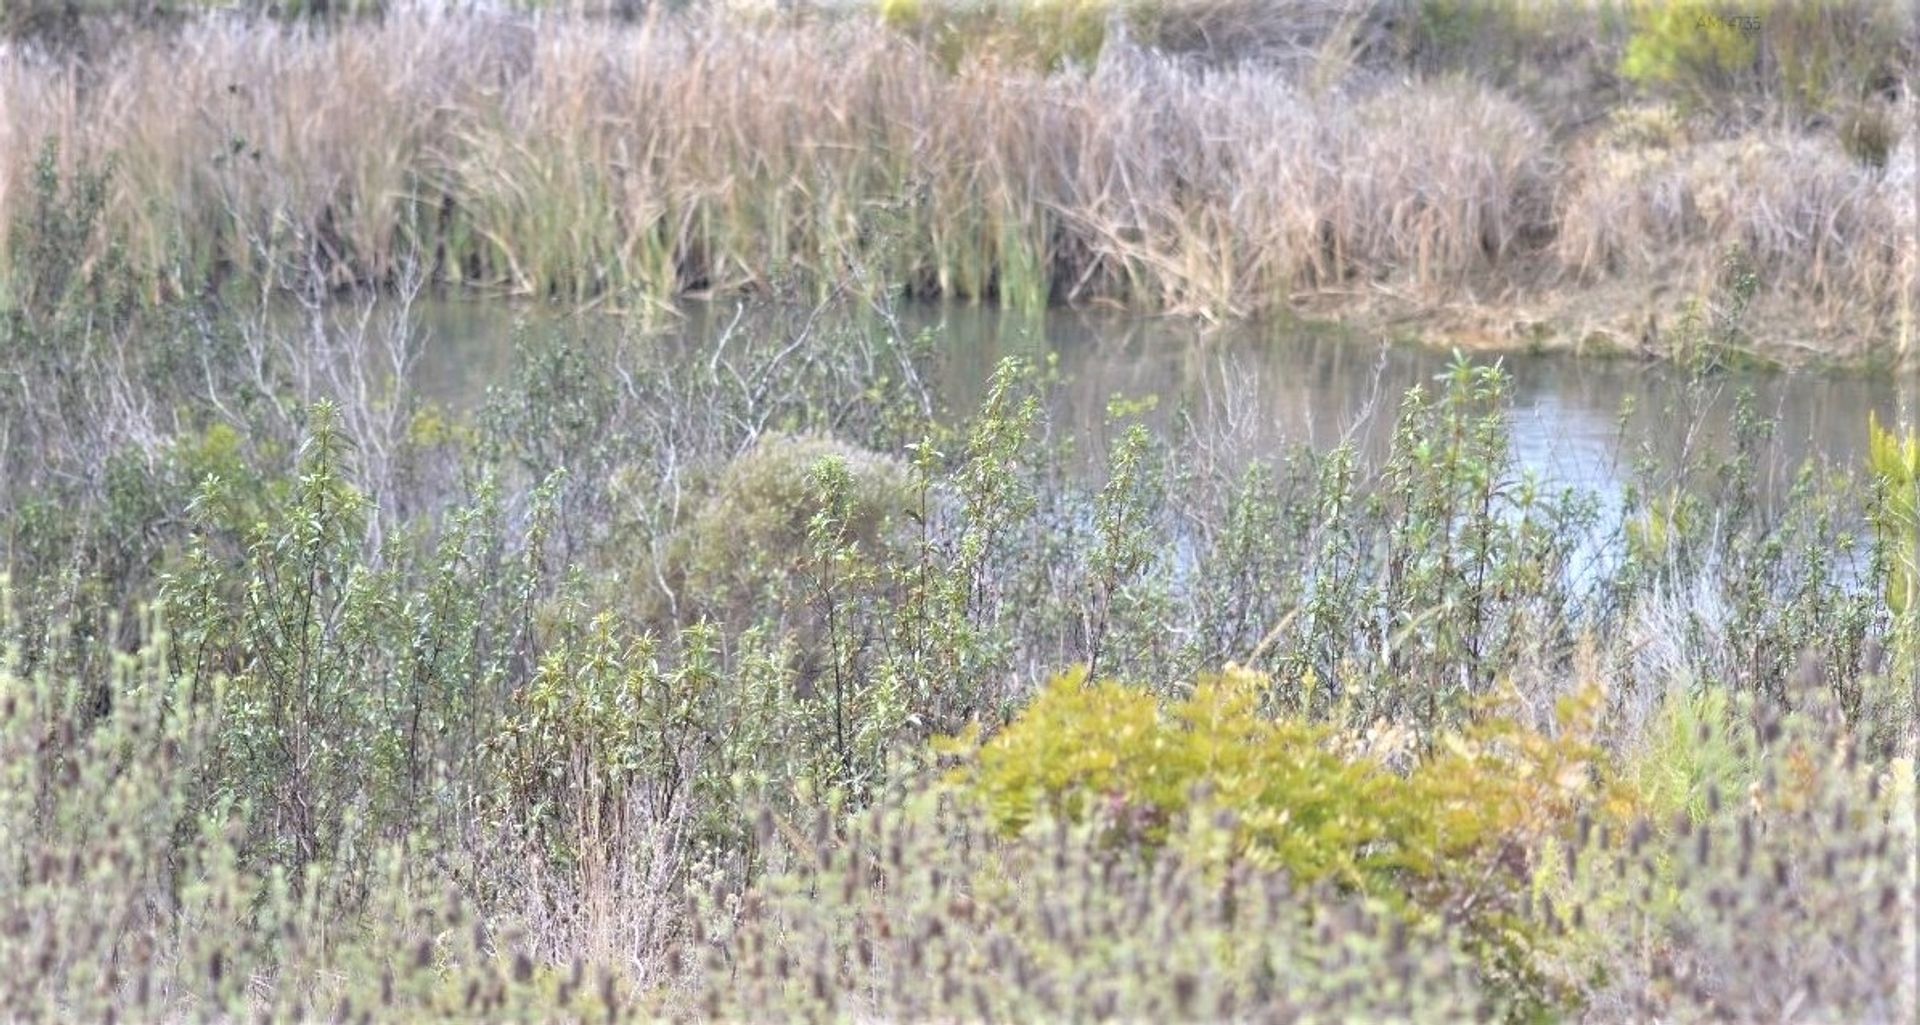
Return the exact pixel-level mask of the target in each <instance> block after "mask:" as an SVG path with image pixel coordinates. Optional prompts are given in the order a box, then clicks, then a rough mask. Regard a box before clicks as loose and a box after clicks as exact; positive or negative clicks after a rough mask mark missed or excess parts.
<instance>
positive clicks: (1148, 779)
mask: <svg viewBox="0 0 1920 1025" xmlns="http://www.w3.org/2000/svg"><path fill="white" fill-rule="evenodd" d="M1268 690H1269V683H1268V681H1266V680H1265V679H1263V678H1261V677H1260V676H1258V675H1257V674H1252V673H1248V672H1245V671H1242V670H1230V671H1228V672H1227V673H1225V674H1222V675H1219V676H1213V677H1205V678H1202V679H1201V680H1200V681H1199V682H1197V683H1196V684H1195V686H1194V688H1193V690H1192V692H1191V694H1189V695H1188V696H1187V697H1185V698H1183V699H1179V700H1175V701H1170V702H1163V701H1161V700H1159V699H1156V698H1155V697H1154V696H1153V695H1152V694H1150V693H1149V692H1147V691H1145V690H1141V689H1139V688H1134V687H1128V686H1125V685H1122V684H1118V683H1114V682H1111V681H1102V682H1096V683H1088V682H1087V680H1086V679H1085V676H1084V673H1083V672H1079V671H1076V672H1071V673H1067V674H1064V675H1062V676H1059V677H1057V678H1055V679H1054V681H1053V682H1052V683H1050V684H1049V685H1048V687H1047V688H1046V689H1045V690H1044V691H1043V692H1042V693H1041V694H1040V695H1039V696H1038V697H1036V698H1035V699H1034V701H1033V703H1032V704H1031V705H1029V706H1028V707H1027V709H1026V710H1024V711H1023V712H1022V713H1021V714H1020V716H1019V717H1017V718H1016V719H1015V720H1014V721H1013V722H1012V723H1011V724H1009V725H1008V726H1007V727H1006V728H1005V729H1003V730H1001V731H1000V732H999V733H997V734H995V735H994V736H993V737H991V738H989V739H987V740H986V741H985V742H984V743H979V744H978V747H977V751H971V750H970V747H969V745H970V744H973V743H978V742H977V741H974V740H969V739H966V738H963V739H961V740H959V741H949V742H947V743H946V744H945V745H943V750H946V751H947V752H949V753H956V752H957V753H960V754H963V755H969V756H970V760H969V761H968V762H967V764H965V765H964V766H963V767H962V768H961V769H960V770H958V774H957V775H956V777H955V778H956V780H958V781H959V782H960V783H961V785H962V786H963V788H964V790H965V792H967V793H970V794H971V795H973V796H974V797H975V798H977V799H978V800H979V801H980V802H981V804H982V806H983V807H984V808H985V810H986V813H987V815H988V818H989V820H990V821H992V822H993V823H995V824H996V826H997V827H998V828H999V829H1000V830H1001V831H1002V832H1003V833H1007V834H1017V833H1018V832H1020V831H1021V830H1023V829H1025V828H1026V827H1028V826H1029V825H1030V824H1031V823H1032V822H1034V821H1036V820H1042V821H1044V820H1054V819H1065V820H1067V821H1075V822H1082V821H1085V822H1097V823H1099V824H1100V825H1101V827H1102V829H1103V830H1104V831H1105V832H1104V835H1105V837H1106V842H1108V843H1111V844H1117V845H1119V846H1121V847H1123V848H1132V849H1138V848H1146V849H1154V848H1159V847H1162V846H1166V845H1169V844H1172V845H1174V846H1178V845H1179V844H1180V843H1183V842H1186V841H1187V840H1189V839H1190V838H1191V835H1192V823H1193V822H1194V821H1195V820H1196V819H1197V820H1199V821H1203V822H1205V821H1211V820H1213V819H1214V817H1216V816H1224V817H1225V818H1224V821H1226V822H1228V823H1230V825H1229V826H1228V827H1227V832H1226V834H1225V836H1224V837H1223V838H1216V837H1214V836H1213V835H1212V834H1209V835H1208V836H1209V839H1208V843H1210V844H1214V845H1215V847H1214V848H1213V849H1212V853H1213V854H1214V855H1216V856H1218V855H1225V856H1227V858H1228V859H1229V861H1232V862H1237V861H1241V860H1244V861H1246V862H1247V863H1249V864H1252V865H1255V866H1258V867H1260V868H1261V869H1265V870H1279V871H1284V872H1285V873H1286V874H1287V875H1288V877H1289V878H1291V879H1294V880H1296V881H1297V882H1298V883H1300V884H1303V885H1314V884H1321V883H1326V884H1332V885H1334V886H1336V887H1337V888H1339V889H1341V890H1343V891H1347V892H1353V893H1358V894H1361V895H1364V896H1366V897H1368V898H1370V899H1373V900H1377V901H1380V902H1383V903H1384V904H1385V905H1386V906H1390V907H1399V908H1401V909H1402V910H1403V912H1406V913H1411V914H1414V915H1415V916H1416V917H1420V916H1423V915H1426V914H1432V915H1439V916H1442V917H1445V918H1447V919H1448V920H1450V921H1464V922H1465V923H1466V924H1467V932H1466V939H1465V941H1464V942H1465V943H1466V945H1467V948H1468V949H1470V950H1473V951H1475V952H1476V955H1477V956H1478V957H1480V958H1481V959H1482V969H1483V971H1485V972H1486V973H1487V977H1488V978H1489V979H1493V980H1497V981H1498V984H1499V985H1501V986H1502V987H1503V988H1504V989H1505V990H1506V991H1507V992H1508V993H1509V995H1510V996H1512V997H1514V998H1515V999H1516V1000H1519V1001H1520V1002H1521V1003H1524V1004H1528V1005H1534V1004H1538V1005H1540V1006H1545V1005H1547V1004H1550V1003H1552V1002H1554V1001H1555V1000H1558V999H1563V998H1564V996H1565V994H1564V992H1563V991H1562V986H1561V985H1560V984H1559V983H1553V982H1550V981H1549V980H1547V979H1546V978H1545V977H1544V976H1541V975H1539V974H1538V973H1537V972H1536V971H1535V969H1534V967H1533V965H1532V964H1531V961H1532V959H1533V958H1534V954H1533V952H1532V951H1533V948H1534V947H1535V946H1536V945H1537V944H1540V943H1543V942H1545V939H1544V936H1543V935H1542V934H1540V933H1538V932H1536V930H1535V928H1534V926H1533V924H1532V923H1530V922H1528V921H1527V920H1526V918H1525V916H1524V914H1523V913H1522V911H1521V909H1520V907H1519V905H1518V904H1516V903H1513V902H1512V900H1511V895H1512V893H1513V889H1512V888H1513V886H1514V876H1515V874H1516V873H1524V871H1525V867H1524V866H1525V864H1526V855H1525V853H1524V852H1528V851H1533V850H1537V849H1539V848H1540V847H1541V845H1542V844H1543V843H1544V842H1546V841H1547V840H1549V839H1550V838H1552V837H1555V836H1557V835H1560V834H1562V833H1563V832H1564V831H1566V830H1567V829H1568V828H1569V825H1570V823H1571V822H1572V821H1573V819H1574V817H1575V816H1576V815H1577V814H1579V813H1581V812H1583V811H1584V812H1586V813H1588V814H1598V815H1601V816H1605V817H1619V816H1622V815H1624V814H1626V813H1627V812H1628V811H1629V810H1630V809H1631V808H1632V806H1633V799H1632V797H1631V795H1630V794H1628V793H1627V792H1626V791H1624V790H1623V789H1621V788H1617V787H1614V786H1612V785H1611V784H1608V783H1607V782H1606V774H1605V773H1604V772H1603V771H1602V769H1603V766H1602V764H1601V761H1600V755H1599V751H1598V749H1597V748H1596V747H1595V746H1594V744H1593V741H1592V740H1591V735H1592V730H1593V728H1594V726H1595V724H1596V721H1597V720H1596V714H1597V712H1598V710H1599V705H1598V695H1597V694H1595V693H1591V692H1589V693H1587V694H1584V695H1581V696H1574V697H1569V698H1568V699H1566V700H1564V701H1563V702H1562V704H1561V708H1560V711H1559V716H1558V725H1557V729H1556V735H1552V736H1549V735H1545V734H1541V733H1538V732H1536V731H1533V730H1530V729H1527V728H1524V727H1522V726H1520V725H1519V724H1517V723H1515V722H1513V721H1511V720H1508V719H1505V718H1501V717H1498V716H1494V717H1489V718H1486V719H1484V720H1482V721H1480V722H1479V723H1477V724H1476V725H1474V726H1473V727H1471V728H1469V729H1468V730H1466V731H1465V732H1462V733H1460V734H1456V735H1449V736H1446V737H1444V738H1438V739H1437V741H1436V743H1435V746H1434V749H1433V750H1432V751H1430V752H1429V753H1428V754H1427V755H1426V756H1425V757H1423V758H1420V759H1419V760H1418V761H1417V762H1416V764H1415V765H1414V766H1413V768H1412V769H1411V771H1409V772H1406V773H1404V774H1403V773H1398V772H1395V771H1393V770H1392V769H1390V768H1389V767H1388V766H1387V765H1386V764H1384V763H1383V762H1381V761H1378V760H1376V759H1375V758H1374V757H1373V756H1371V755H1369V754H1367V753H1366V752H1365V751H1364V750H1362V751H1359V752H1354V751H1351V750H1343V748H1344V747H1349V746H1350V745H1346V744H1343V742H1342V740H1341V738H1340V737H1339V735H1338V734H1336V733H1335V732H1334V731H1332V730H1331V729H1330V728H1328V727H1324V726H1316V725H1311V724H1308V723H1305V722H1302V721H1299V720H1296V719H1288V718H1277V719H1276V718H1270V717H1267V716H1265V715H1262V714H1261V713H1260V711H1259V703H1260V697H1261V695H1262V694H1264V693H1266V692H1267V691H1268ZM1389 732H1391V731H1389ZM1379 739H1380V738H1379V735H1378V734H1376V736H1375V741H1376V742H1379ZM1220 839H1224V840H1225V847H1224V848H1220V847H1219V846H1218V843H1219V840H1220ZM1193 853H1195V854H1196V855H1204V854H1206V853H1208V852H1207V851H1200V852H1193Z"/></svg>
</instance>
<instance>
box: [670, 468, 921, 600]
mask: <svg viewBox="0 0 1920 1025" xmlns="http://www.w3.org/2000/svg"><path fill="white" fill-rule="evenodd" d="M828 463H831V464H832V465H833V466H835V467H837V468H838V470H837V471H836V478H837V479H840V480H842V481H843V484H844V487H843V488H842V489H841V490H840V492H839V493H838V494H837V495H836V496H835V499H834V500H835V502H837V503H838V504H839V506H840V508H839V509H838V510H837V511H835V515H836V517H837V522H836V524H835V534H836V540H837V541H838V542H840V543H844V544H847V545H852V546H854V547H856V548H857V549H858V550H859V551H860V552H861V554H862V555H863V556H864V557H865V558H867V559H869V560H872V561H874V562H876V563H878V562H884V561H886V559H887V558H889V557H890V556H894V555H897V554H898V553H899V551H900V550H901V547H900V546H901V545H902V543H903V542H902V536H901V531H902V528H903V527H904V526H905V513H906V512H907V511H908V510H909V509H911V508H913V507H914V504H913V503H914V499H913V494H914V492H913V488H912V475H911V472H910V470H909V468H908V467H907V466H906V464H904V463H902V462H900V461H899V460H896V459H893V458H890V457H887V456H884V455H881V454H879V453H877V452H871V451H867V450H865V449H862V448H860V447H858V446H855V445H851V444H848V443H846V442H843V441H839V440H836V439H834V438H830V437H825V436H822V435H810V434H778V433H776V434H768V435H765V436H763V437H761V438H760V439H759V440H757V441H755V442H754V443H753V446H752V447H751V448H749V449H747V450H746V451H744V452H742V453H741V454H740V455H738V456H737V457H735V458H734V459H732V460H731V461H730V462H728V463H727V464H726V466H725V467H724V468H723V469H721V470H720V471H719V474H718V477H717V479H716V480H715V482H714V485H713V490H712V493H711V494H710V495H708V497H707V498H706V500H705V501H704V502H703V503H702V504H701V505H700V506H699V507H698V508H697V509H695V510H694V511H693V513H692V515H691V517H690V518H689V520H688V522H687V525H686V526H685V528H683V529H682V530H681V531H680V532H679V535H678V536H677V538H676V539H675V540H674V542H673V555H672V557H671V565H672V571H671V573H670V576H671V577H672V578H674V579H677V580H678V581H679V588H680V591H681V592H682V593H683V595H684V600H685V601H686V603H687V605H688V607H689V608H690V609H700V608H706V609H712V610H715V611H729V610H734V609H736V608H737V607H738V605H739V604H740V603H743V602H748V601H752V600H755V599H758V598H761V597H764V596H765V595H766V594H767V593H768V589H769V588H772V589H774V590H775V591H776V592H777V591H778V590H779V589H780V587H781V582H782V581H784V580H785V579H787V578H788V577H790V576H791V575H793V574H794V573H795V572H796V571H798V570H799V569H801V568H802V567H803V565H804V564H805V562H806V560H807V558H808V556H809V553H810V552H811V551H812V549H813V547H814V545H813V544H812V541H811V537H812V533H811V532H812V528H813V524H814V520H815V517H816V516H818V515H819V514H820V513H821V512H822V511H823V510H824V509H825V508H826V506H825V504H824V501H823V499H824V496H823V494H822V492H821V491H820V489H819V487H818V486H817V485H818V483H819V480H818V478H817V476H816V471H818V470H819V469H820V468H821V467H822V466H823V464H828Z"/></svg>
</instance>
